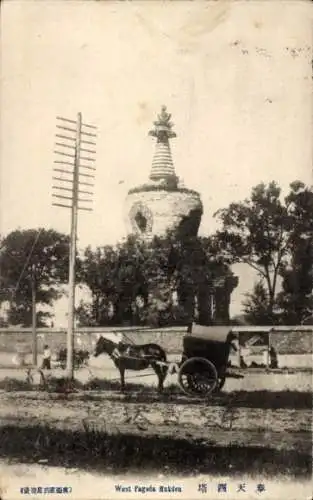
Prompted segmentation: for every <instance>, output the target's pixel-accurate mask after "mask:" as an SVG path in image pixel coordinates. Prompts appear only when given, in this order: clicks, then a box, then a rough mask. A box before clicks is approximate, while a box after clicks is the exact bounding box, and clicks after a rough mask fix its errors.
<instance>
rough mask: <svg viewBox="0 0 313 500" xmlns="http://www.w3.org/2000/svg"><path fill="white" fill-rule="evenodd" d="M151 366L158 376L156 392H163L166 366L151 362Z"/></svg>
mask: <svg viewBox="0 0 313 500" xmlns="http://www.w3.org/2000/svg"><path fill="white" fill-rule="evenodd" d="M152 368H153V370H154V372H155V373H156V375H157V377H158V392H163V389H164V380H165V377H166V375H167V369H168V367H167V366H160V365H158V364H153V365H152Z"/></svg>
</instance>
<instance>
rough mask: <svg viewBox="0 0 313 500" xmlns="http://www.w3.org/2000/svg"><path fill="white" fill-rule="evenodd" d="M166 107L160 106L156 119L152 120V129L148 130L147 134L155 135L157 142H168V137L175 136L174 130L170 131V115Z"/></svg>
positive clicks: (171, 124)
mask: <svg viewBox="0 0 313 500" xmlns="http://www.w3.org/2000/svg"><path fill="white" fill-rule="evenodd" d="M166 109H167V108H166V106H162V107H161V113H159V114H158V119H157V120H156V121H154V122H153V124H154V129H152V130H150V131H149V135H152V136H153V137H156V138H157V140H158V142H168V140H169V139H171V138H173V137H176V134H175V132H173V131H172V127H173V123H172V122H171V121H170V120H171V117H172V115H171V114H170V113H168V112H167V111H166Z"/></svg>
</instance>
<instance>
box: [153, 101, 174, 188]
mask: <svg viewBox="0 0 313 500" xmlns="http://www.w3.org/2000/svg"><path fill="white" fill-rule="evenodd" d="M171 116H172V115H171V114H169V113H167V111H166V106H162V109H161V113H160V114H159V115H158V120H156V121H155V122H154V129H152V130H150V132H149V135H151V136H152V137H156V138H157V143H156V149H155V153H154V157H153V160H152V169H151V173H150V179H151V180H153V181H158V180H167V179H172V178H176V174H175V169H174V165H173V160H172V154H171V149H170V145H169V139H172V138H173V137H176V134H175V132H173V130H172V127H173V124H172V123H171V121H170V119H171Z"/></svg>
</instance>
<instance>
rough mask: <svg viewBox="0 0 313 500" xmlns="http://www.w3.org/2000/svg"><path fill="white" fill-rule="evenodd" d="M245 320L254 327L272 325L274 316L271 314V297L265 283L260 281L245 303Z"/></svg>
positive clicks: (247, 296) (247, 295) (248, 294)
mask: <svg viewBox="0 0 313 500" xmlns="http://www.w3.org/2000/svg"><path fill="white" fill-rule="evenodd" d="M243 310H244V313H245V319H246V321H247V322H248V324H252V325H271V324H273V316H272V314H269V296H268V292H267V290H266V288H265V286H264V283H263V281H258V282H257V283H256V284H255V285H254V288H253V291H252V292H251V293H247V294H246V298H245V301H244V302H243Z"/></svg>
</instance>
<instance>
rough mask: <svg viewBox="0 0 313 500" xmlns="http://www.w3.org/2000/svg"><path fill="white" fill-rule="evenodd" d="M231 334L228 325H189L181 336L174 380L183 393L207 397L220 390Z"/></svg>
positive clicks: (231, 344)
mask: <svg viewBox="0 0 313 500" xmlns="http://www.w3.org/2000/svg"><path fill="white" fill-rule="evenodd" d="M233 340H234V335H233V334H232V332H231V328H230V327H219V326H216V327H213V326H202V325H197V324H195V323H194V324H193V325H192V328H191V332H190V333H189V334H187V335H185V336H184V338H183V354H182V359H181V363H180V364H179V368H178V382H179V385H180V387H181V388H182V389H183V391H184V392H185V393H187V394H188V395H191V396H197V397H207V396H209V395H210V394H211V393H212V392H213V391H215V392H217V391H219V390H221V389H222V387H223V386H224V384H225V379H226V376H227V365H228V360H229V353H230V348H231V347H233V349H235V350H236V347H235V346H234V344H233V343H232V341H233Z"/></svg>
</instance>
